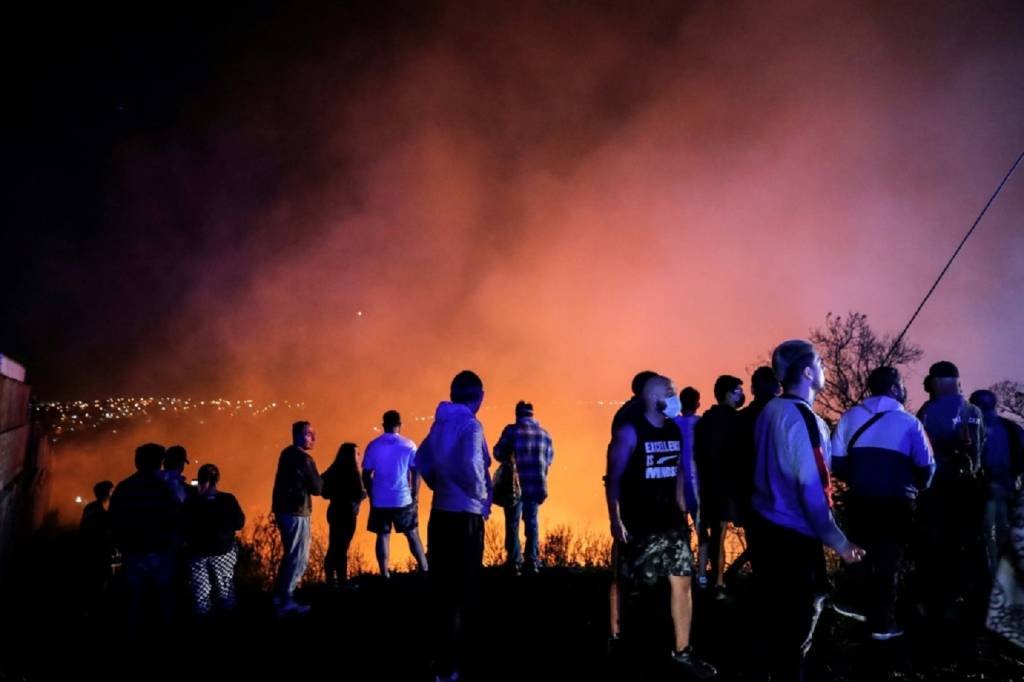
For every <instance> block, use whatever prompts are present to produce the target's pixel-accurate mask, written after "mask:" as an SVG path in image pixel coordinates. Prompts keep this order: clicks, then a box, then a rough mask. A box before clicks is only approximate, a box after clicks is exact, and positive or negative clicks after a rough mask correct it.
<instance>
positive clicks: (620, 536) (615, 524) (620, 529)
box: [612, 519, 629, 544]
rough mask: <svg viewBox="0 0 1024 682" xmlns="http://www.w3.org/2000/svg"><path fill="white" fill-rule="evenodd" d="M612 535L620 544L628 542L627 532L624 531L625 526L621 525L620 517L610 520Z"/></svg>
mask: <svg viewBox="0 0 1024 682" xmlns="http://www.w3.org/2000/svg"><path fill="white" fill-rule="evenodd" d="M612 537H613V538H615V539H616V540H617V541H618V542H621V543H622V544H626V543H627V542H629V533H627V532H626V527H625V526H624V525H622V521H621V520H620V519H616V520H615V521H612Z"/></svg>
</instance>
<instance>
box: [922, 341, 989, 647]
mask: <svg viewBox="0 0 1024 682" xmlns="http://www.w3.org/2000/svg"><path fill="white" fill-rule="evenodd" d="M928 383H929V387H930V389H931V398H930V399H929V400H928V401H927V402H925V404H924V405H922V406H921V409H920V410H919V411H918V413H917V417H918V419H920V420H921V423H923V424H924V428H925V431H926V432H927V433H928V437H929V438H930V439H931V442H932V450H933V451H934V454H935V477H934V479H933V481H932V486H931V488H930V489H928V490H926V491H924V492H923V493H921V495H920V496H919V497H918V503H917V525H918V529H917V533H916V535H917V540H918V546H917V575H916V578H917V579H918V581H919V586H920V588H921V595H920V600H921V605H922V606H923V607H924V608H925V610H926V612H927V615H929V616H930V617H932V618H939V619H948V620H949V621H950V622H953V621H959V622H960V623H961V624H967V625H968V626H970V627H973V628H976V627H980V626H981V622H982V614H983V610H984V602H985V601H987V599H988V592H989V587H990V574H989V570H988V557H987V554H986V547H985V539H984V535H983V534H984V514H985V497H984V491H983V489H982V486H983V484H982V481H981V453H982V450H983V448H984V443H985V426H984V423H983V422H984V420H983V417H982V414H981V410H979V409H978V408H977V407H975V406H974V405H971V404H970V403H969V402H967V399H966V398H964V396H963V394H962V393H961V391H960V371H959V370H958V369H957V367H956V365H954V364H953V363H952V362H948V361H942V362H937V363H935V364H934V365H932V366H931V368H930V370H929V372H928ZM958 604H963V605H964V606H965V607H966V608H967V611H966V612H963V610H962V609H961V608H959V607H958ZM964 617H966V618H967V620H966V622H965V621H964V620H963V618H964ZM934 624H936V625H938V622H934Z"/></svg>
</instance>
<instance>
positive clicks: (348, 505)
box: [322, 443, 366, 587]
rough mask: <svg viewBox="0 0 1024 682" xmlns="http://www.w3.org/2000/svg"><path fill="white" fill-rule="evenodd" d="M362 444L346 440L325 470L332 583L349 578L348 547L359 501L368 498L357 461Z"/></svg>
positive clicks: (328, 570) (327, 563)
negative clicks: (328, 501)
mask: <svg viewBox="0 0 1024 682" xmlns="http://www.w3.org/2000/svg"><path fill="white" fill-rule="evenodd" d="M358 454H359V447H358V446H357V445H356V444H355V443H342V444H341V447H339V448H338V454H337V455H336V456H335V458H334V462H333V463H332V464H331V466H329V467H328V468H327V470H326V471H324V473H323V476H322V478H323V481H324V488H323V496H324V499H327V500H330V505H329V506H328V507H327V525H328V527H329V529H330V530H329V533H328V544H327V555H326V556H325V557H324V575H325V578H326V580H327V584H328V585H329V586H331V587H340V586H342V585H344V584H345V582H346V580H347V579H348V548H349V545H351V544H352V536H353V535H355V532H356V517H357V516H358V515H359V505H360V504H362V501H363V500H364V499H365V498H366V490H365V489H364V488H363V482H362V478H361V477H360V475H359V463H358V461H357V458H358Z"/></svg>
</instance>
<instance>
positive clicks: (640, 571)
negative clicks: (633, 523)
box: [616, 528, 693, 586]
mask: <svg viewBox="0 0 1024 682" xmlns="http://www.w3.org/2000/svg"><path fill="white" fill-rule="evenodd" d="M618 550H619V551H618V562H617V564H616V568H617V571H616V573H617V574H618V577H619V579H620V580H623V581H625V582H631V583H634V584H642V585H648V586H650V585H653V584H654V583H656V582H657V581H658V579H659V578H666V577H668V576H679V577H683V578H688V577H689V576H691V575H693V552H692V551H691V550H690V531H689V529H688V528H681V529H677V530H669V531H665V532H664V533H651V534H650V535H642V536H636V537H632V538H630V540H629V542H627V543H626V544H625V545H620V546H619V548H618Z"/></svg>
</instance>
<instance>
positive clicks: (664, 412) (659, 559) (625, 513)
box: [606, 376, 717, 679]
mask: <svg viewBox="0 0 1024 682" xmlns="http://www.w3.org/2000/svg"><path fill="white" fill-rule="evenodd" d="M642 396H643V403H644V412H643V414H641V415H639V416H633V417H632V418H630V419H628V420H626V421H624V422H623V423H622V424H621V425H619V427H618V428H617V429H616V431H615V436H614V438H612V444H611V447H610V448H609V450H608V467H607V479H606V480H607V501H608V517H609V522H610V524H611V532H612V537H613V538H614V539H615V541H616V542H618V543H619V551H618V569H617V570H618V580H619V581H620V582H621V583H622V584H628V585H633V586H635V587H652V586H654V585H655V584H656V583H657V582H658V581H659V580H661V579H667V580H668V583H669V588H670V609H671V613H672V625H673V633H674V635H675V637H674V644H675V647H674V650H673V651H672V654H671V662H672V663H673V664H674V665H675V666H677V667H679V668H680V669H681V670H682V671H683V672H685V673H687V674H690V675H694V676H696V677H698V678H700V679H709V678H711V677H714V676H715V675H717V671H716V670H715V669H714V668H713V667H712V666H711V665H709V664H708V663H706V662H704V661H702V660H701V659H699V658H698V657H697V656H696V655H695V654H694V653H693V649H692V648H691V646H690V624H691V620H692V611H693V605H692V602H691V598H690V576H691V574H692V573H693V555H692V553H691V552H690V539H689V536H690V533H689V527H688V526H687V523H686V502H685V499H684V496H683V494H682V491H683V484H682V481H681V479H682V473H681V468H680V466H679V457H680V454H681V452H682V435H681V434H680V431H679V427H678V426H677V425H676V423H675V422H674V421H673V418H674V417H675V416H676V415H678V414H679V412H680V406H681V403H680V400H679V397H678V396H677V395H676V392H675V388H674V387H673V385H672V381H671V380H670V379H668V378H666V377H662V376H656V377H653V378H651V379H648V380H647V383H646V384H645V385H644V388H643V394H642Z"/></svg>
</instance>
